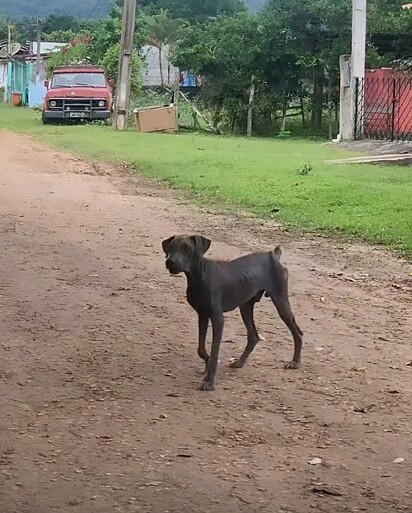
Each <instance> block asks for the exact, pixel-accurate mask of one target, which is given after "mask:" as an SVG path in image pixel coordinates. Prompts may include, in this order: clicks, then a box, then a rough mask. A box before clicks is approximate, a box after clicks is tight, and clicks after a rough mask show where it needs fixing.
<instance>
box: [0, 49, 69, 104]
mask: <svg viewBox="0 0 412 513" xmlns="http://www.w3.org/2000/svg"><path fill="white" fill-rule="evenodd" d="M64 46H66V43H47V42H42V43H41V46H40V66H39V73H38V74H37V66H36V61H37V43H36V42H33V43H31V44H29V45H20V44H17V43H15V44H14V46H13V52H12V55H8V48H7V41H0V90H1V91H3V94H4V99H5V101H7V102H11V101H12V96H13V93H17V94H20V95H21V103H22V105H28V106H29V107H36V106H39V105H41V104H42V103H43V100H44V96H45V94H46V88H45V87H44V79H45V76H46V67H45V58H46V57H47V55H48V54H50V53H51V52H53V51H56V50H58V49H60V48H62V47H64Z"/></svg>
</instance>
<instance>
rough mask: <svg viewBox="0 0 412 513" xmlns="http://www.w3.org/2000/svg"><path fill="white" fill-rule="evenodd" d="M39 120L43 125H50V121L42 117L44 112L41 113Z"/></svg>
mask: <svg viewBox="0 0 412 513" xmlns="http://www.w3.org/2000/svg"><path fill="white" fill-rule="evenodd" d="M41 120H42V123H43V125H50V119H47V118H46V116H45V115H44V112H42V115H41Z"/></svg>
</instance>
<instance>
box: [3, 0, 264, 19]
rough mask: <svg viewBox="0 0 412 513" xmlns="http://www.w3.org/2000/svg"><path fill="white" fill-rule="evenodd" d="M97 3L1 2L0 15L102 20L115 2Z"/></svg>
mask: <svg viewBox="0 0 412 513" xmlns="http://www.w3.org/2000/svg"><path fill="white" fill-rule="evenodd" d="M266 1H267V0H246V3H247V5H248V7H249V9H250V10H251V11H252V12H256V11H258V10H260V9H261V8H262V7H263V6H264V4H265V3H266ZM96 3H97V0H0V15H2V14H4V15H7V16H8V17H10V18H14V19H16V18H24V17H30V18H31V17H36V16H40V17H43V18H44V17H46V16H48V15H49V14H69V15H71V16H75V17H77V18H87V17H88V16H89V15H91V17H92V18H100V17H102V16H105V15H106V14H107V13H108V11H109V8H110V6H111V5H112V4H113V3H114V0H101V1H100V2H99V3H98V5H97V7H96ZM95 7H96V8H95ZM94 8H95V10H94V11H93V9H94ZM92 11H93V13H92Z"/></svg>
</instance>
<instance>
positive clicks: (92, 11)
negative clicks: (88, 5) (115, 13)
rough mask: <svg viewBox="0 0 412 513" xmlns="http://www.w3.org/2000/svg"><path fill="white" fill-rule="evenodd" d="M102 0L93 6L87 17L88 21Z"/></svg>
mask: <svg viewBox="0 0 412 513" xmlns="http://www.w3.org/2000/svg"><path fill="white" fill-rule="evenodd" d="M101 2H102V0H97V2H96V5H95V6H94V7H93V9H92V10H91V11H90V14H89V16H87V18H86V22H87V21H89V20H90V18H91V16H93V13H94V11H95V10H96V9H97V8H98V7H99V5H100V4H101Z"/></svg>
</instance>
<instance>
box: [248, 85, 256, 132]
mask: <svg viewBox="0 0 412 513" xmlns="http://www.w3.org/2000/svg"><path fill="white" fill-rule="evenodd" d="M255 91H256V84H255V77H254V76H252V78H251V80H250V90H249V106H248V109H247V132H246V135H247V137H252V131H253V100H254V98H255Z"/></svg>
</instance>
